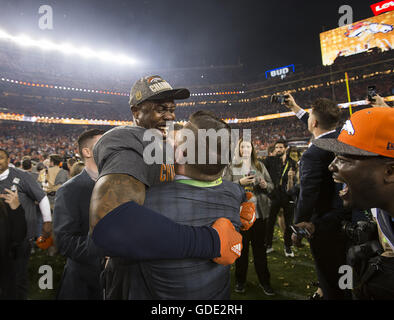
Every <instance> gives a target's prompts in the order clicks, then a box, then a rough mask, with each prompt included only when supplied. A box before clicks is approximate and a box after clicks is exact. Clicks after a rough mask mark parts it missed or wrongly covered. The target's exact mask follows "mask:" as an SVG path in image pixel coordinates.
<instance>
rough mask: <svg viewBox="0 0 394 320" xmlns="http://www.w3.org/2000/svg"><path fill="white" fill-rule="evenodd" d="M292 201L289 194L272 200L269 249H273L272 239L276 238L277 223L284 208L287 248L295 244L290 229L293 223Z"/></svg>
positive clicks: (268, 238) (268, 229)
mask: <svg viewBox="0 0 394 320" xmlns="http://www.w3.org/2000/svg"><path fill="white" fill-rule="evenodd" d="M290 201H291V198H290V197H289V196H288V195H287V194H280V195H278V197H277V198H276V199H273V200H272V203H271V210H270V215H269V218H268V223H267V238H266V244H267V247H268V248H270V247H272V238H273V236H274V228H275V223H276V219H277V217H278V213H279V210H280V208H283V216H284V218H285V233H284V235H283V240H284V243H285V246H286V247H291V246H292V244H293V243H292V241H291V234H292V231H291V229H290V225H291V224H292V223H293V218H294V205H293V204H292V203H290Z"/></svg>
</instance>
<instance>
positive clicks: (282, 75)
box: [265, 64, 295, 79]
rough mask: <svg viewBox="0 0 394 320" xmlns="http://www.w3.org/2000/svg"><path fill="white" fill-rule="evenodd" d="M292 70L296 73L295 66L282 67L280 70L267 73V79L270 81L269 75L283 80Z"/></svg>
mask: <svg viewBox="0 0 394 320" xmlns="http://www.w3.org/2000/svg"><path fill="white" fill-rule="evenodd" d="M291 70H293V72H295V69H294V64H290V65H288V66H286V67H280V68H276V69H272V70H268V71H266V72H265V78H266V79H268V75H270V76H271V78H274V77H280V78H281V79H284V78H285V77H286V75H287V74H288V73H289V72H290V71H291Z"/></svg>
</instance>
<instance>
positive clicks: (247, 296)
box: [29, 228, 316, 300]
mask: <svg viewBox="0 0 394 320" xmlns="http://www.w3.org/2000/svg"><path fill="white" fill-rule="evenodd" d="M274 237H275V239H274V243H273V248H274V250H275V251H274V252H272V253H270V254H269V255H268V268H269V270H270V273H271V285H272V287H273V289H274V291H275V293H276V295H275V296H266V295H265V294H264V292H263V291H262V289H260V288H259V287H258V280H257V276H256V273H255V270H254V265H253V260H252V259H253V256H252V254H250V255H249V260H250V262H249V270H248V278H247V283H246V286H245V289H246V292H245V293H243V294H238V293H235V292H232V295H231V298H232V299H234V300H302V299H308V297H309V296H310V295H311V294H312V293H313V292H314V291H315V289H316V288H315V287H312V286H311V283H312V282H315V281H316V275H315V270H314V266H313V261H312V257H311V254H310V250H309V245H306V246H305V247H303V248H295V249H293V250H294V253H295V257H294V258H286V257H285V255H284V251H283V237H282V234H281V232H280V231H279V230H278V229H277V228H276V229H275V234H274ZM64 263H65V258H63V257H62V256H60V255H55V256H53V257H50V256H48V255H47V253H46V252H45V251H42V250H41V249H38V250H36V252H35V253H34V254H33V255H32V256H31V259H30V264H29V279H30V290H29V299H31V300H54V299H55V296H56V290H57V288H58V287H59V284H60V279H61V275H62V272H63V267H64ZM42 265H49V266H51V267H52V270H53V289H52V290H50V289H47V290H41V289H39V286H38V281H39V278H40V277H42V276H43V274H39V273H38V270H39V267H40V266H42ZM231 274H232V287H234V284H235V280H234V266H232V268H231Z"/></svg>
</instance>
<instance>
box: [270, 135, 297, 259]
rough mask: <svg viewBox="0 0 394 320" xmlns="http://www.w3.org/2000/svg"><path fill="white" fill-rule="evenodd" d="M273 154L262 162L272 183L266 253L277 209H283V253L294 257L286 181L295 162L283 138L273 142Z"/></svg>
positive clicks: (290, 209) (289, 197) (293, 169)
mask: <svg viewBox="0 0 394 320" xmlns="http://www.w3.org/2000/svg"><path fill="white" fill-rule="evenodd" d="M274 146H275V150H274V153H275V156H270V157H267V158H266V159H264V160H263V164H264V165H265V167H266V168H267V170H268V173H269V175H270V177H271V179H272V182H273V183H274V190H273V191H272V192H271V193H270V194H269V197H270V198H271V201H272V203H271V209H270V214H269V217H268V223H267V237H266V246H267V253H270V252H272V251H273V248H272V239H273V235H274V228H275V223H276V219H277V216H278V213H279V210H280V209H281V208H282V209H283V216H284V220H285V230H284V235H283V240H284V253H285V256H286V257H291V258H293V257H294V252H293V251H292V249H291V247H292V241H291V229H290V225H291V224H292V222H293V207H292V203H291V201H292V199H291V196H290V195H288V193H287V190H286V189H287V181H288V176H289V172H290V171H291V170H292V171H296V167H297V164H296V162H295V161H294V160H293V159H292V158H291V157H290V156H289V155H288V153H287V152H286V147H287V144H286V142H285V141H284V140H278V141H276V142H275V145H274Z"/></svg>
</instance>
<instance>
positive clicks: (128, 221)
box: [90, 76, 242, 299]
mask: <svg viewBox="0 0 394 320" xmlns="http://www.w3.org/2000/svg"><path fill="white" fill-rule="evenodd" d="M189 96H190V92H189V90H187V89H184V88H182V89H173V88H172V87H171V86H170V84H169V83H168V82H167V81H165V80H163V79H162V78H161V77H160V76H149V77H143V78H141V79H139V80H138V81H137V82H136V83H135V84H134V85H133V87H132V89H131V93H130V107H131V112H132V114H133V118H134V124H135V125H133V126H122V127H116V128H113V129H111V130H109V131H108V132H106V133H105V134H104V135H103V136H102V137H101V138H100V140H99V141H98V142H97V144H96V145H95V147H94V158H95V162H96V164H97V167H98V170H99V177H98V180H97V182H96V185H95V187H94V189H93V193H92V199H91V205H90V225H91V230H92V229H94V230H93V233H92V238H93V241H94V242H95V243H96V245H97V246H98V247H100V248H102V249H103V250H104V251H105V254H107V255H109V256H112V257H123V258H111V259H110V263H109V267H107V268H106V270H107V275H108V277H107V278H106V279H110V280H109V281H110V282H111V283H110V284H109V285H108V286H106V287H107V288H106V289H107V292H106V296H107V297H108V298H110V299H121V298H124V297H127V293H124V292H123V291H124V279H125V276H127V275H125V274H124V272H123V271H122V270H125V268H124V265H125V264H126V265H127V264H129V262H128V261H125V259H124V258H130V259H133V260H151V259H183V258H205V259H214V261H215V262H217V263H220V264H225V265H227V264H231V263H233V262H234V261H235V259H236V258H238V257H239V254H238V253H237V252H234V250H232V248H233V246H234V245H238V244H239V243H240V242H241V239H242V237H241V235H240V234H239V233H238V232H236V231H235V228H234V226H233V225H232V223H231V222H230V220H228V219H224V218H219V219H217V220H216V221H215V222H214V224H213V225H212V227H209V226H204V227H191V226H186V225H180V224H176V223H175V222H173V221H172V220H170V219H168V218H166V217H165V216H163V215H161V214H159V213H157V212H154V211H152V210H150V209H148V208H146V207H143V206H142V204H143V203H144V201H145V194H146V190H147V188H149V187H151V186H153V185H155V184H158V183H160V182H164V181H171V180H172V179H173V177H174V170H173V165H170V164H164V163H153V164H148V163H146V162H145V161H144V157H143V154H144V149H145V147H146V146H147V145H148V144H149V143H150V141H146V140H144V134H145V133H146V131H147V129H153V131H155V132H160V133H162V134H163V135H164V136H165V135H166V132H167V130H168V123H169V122H171V121H174V120H175V113H174V112H175V103H174V100H175V99H186V98H188V97H189ZM165 149H166V148H163V150H164V151H165ZM165 158H166V157H163V159H165ZM126 269H127V268H126Z"/></svg>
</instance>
